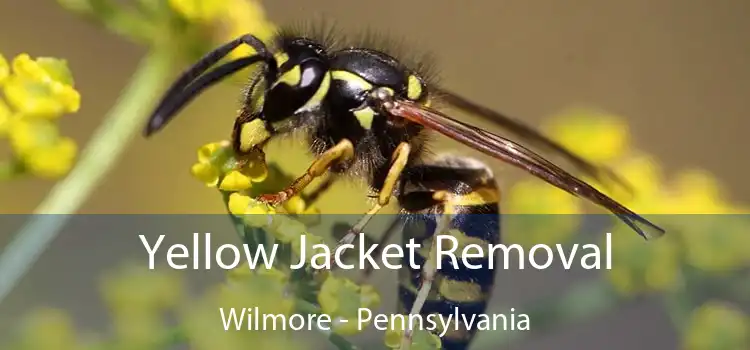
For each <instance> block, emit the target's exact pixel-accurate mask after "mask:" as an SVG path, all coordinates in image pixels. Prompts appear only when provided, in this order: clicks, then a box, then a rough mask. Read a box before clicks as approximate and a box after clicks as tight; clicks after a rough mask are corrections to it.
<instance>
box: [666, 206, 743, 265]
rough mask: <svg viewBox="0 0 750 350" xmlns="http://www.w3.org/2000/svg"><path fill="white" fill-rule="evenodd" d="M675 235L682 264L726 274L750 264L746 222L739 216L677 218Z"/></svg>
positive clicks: (683, 216) (720, 215)
mask: <svg viewBox="0 0 750 350" xmlns="http://www.w3.org/2000/svg"><path fill="white" fill-rule="evenodd" d="M675 219H677V220H674V221H677V222H678V223H679V224H678V225H676V226H678V227H680V229H679V230H677V231H676V232H675V233H676V234H677V235H679V237H680V239H681V240H682V245H683V247H684V250H685V260H686V263H687V264H689V265H691V266H693V267H696V268H698V269H701V270H704V271H708V272H729V271H735V270H739V269H742V268H746V267H747V266H748V264H749V263H750V254H748V247H750V229H749V228H750V220H749V219H748V218H747V217H746V216H743V215H732V214H712V215H696V214H693V215H680V217H679V218H675Z"/></svg>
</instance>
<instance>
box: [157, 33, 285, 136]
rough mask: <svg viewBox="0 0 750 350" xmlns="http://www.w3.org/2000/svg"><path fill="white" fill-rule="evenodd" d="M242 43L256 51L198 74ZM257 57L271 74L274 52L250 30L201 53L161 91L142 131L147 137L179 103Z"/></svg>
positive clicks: (170, 117) (173, 113) (273, 70)
mask: <svg viewBox="0 0 750 350" xmlns="http://www.w3.org/2000/svg"><path fill="white" fill-rule="evenodd" d="M242 44H245V45H248V46H250V47H252V48H253V49H254V50H255V52H256V54H255V55H252V56H248V57H244V58H240V59H237V60H234V61H232V62H229V63H226V64H224V65H221V66H219V67H218V68H216V69H214V70H212V71H211V72H209V73H208V74H206V75H205V76H201V74H203V73H204V72H206V71H207V70H208V69H209V68H210V67H211V66H213V65H214V64H216V63H217V62H219V61H220V60H221V59H223V58H224V57H226V56H227V55H228V54H229V53H230V52H232V50H234V49H235V48H237V47H238V46H240V45H242ZM258 61H264V62H265V63H266V65H267V68H266V69H267V72H266V74H268V75H272V76H273V75H275V74H276V72H277V70H278V67H277V64H276V60H275V59H274V57H273V55H272V54H271V53H270V52H269V51H268V48H267V47H266V45H265V44H264V43H263V42H262V41H261V40H260V39H258V38H257V37H255V36H253V35H250V34H247V35H243V36H241V37H239V38H237V39H234V40H232V41H230V42H228V43H226V44H223V45H221V46H220V47H218V48H216V49H214V50H212V51H211V52H209V53H207V54H206V55H204V56H203V57H201V59H199V60H198V62H196V63H195V64H194V65H192V66H191V67H190V68H188V69H187V70H185V71H184V72H183V73H182V74H181V75H180V77H179V78H177V80H175V81H174V83H172V85H171V86H170V87H169V89H168V90H167V92H166V93H164V97H162V99H161V102H159V105H158V106H157V107H156V108H155V109H154V112H153V113H152V114H151V116H150V117H149V120H148V123H147V125H146V127H145V129H144V131H143V134H144V136H146V137H148V136H150V135H152V134H154V133H155V132H157V131H159V130H160V129H162V128H163V127H164V125H166V124H167V123H168V122H169V121H170V120H171V119H172V118H173V117H174V116H175V114H176V113H177V112H178V111H179V110H180V109H181V108H182V107H184V106H185V105H186V104H187V103H188V102H190V101H191V100H192V99H193V98H195V97H196V96H197V95H198V94H199V93H200V92H202V91H203V90H205V89H206V88H208V87H209V86H211V85H213V84H215V83H216V82H218V81H220V80H222V79H223V78H224V77H226V76H228V75H230V74H232V73H235V72H237V71H239V70H240V69H242V68H244V67H247V66H248V65H250V64H253V63H255V62H258ZM196 79H197V80H196Z"/></svg>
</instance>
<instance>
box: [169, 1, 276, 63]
mask: <svg viewBox="0 0 750 350" xmlns="http://www.w3.org/2000/svg"><path fill="white" fill-rule="evenodd" d="M169 6H170V7H171V8H172V9H173V11H175V12H176V13H177V14H179V15H180V16H181V17H183V18H184V19H185V20H187V21H189V22H191V23H195V24H199V25H207V26H216V25H217V26H218V28H217V29H218V30H217V31H216V37H215V40H216V41H218V42H222V43H223V42H226V41H228V40H232V39H234V38H237V37H239V36H241V35H244V34H247V33H252V34H253V35H255V36H257V37H258V38H259V39H260V40H262V41H263V42H266V43H269V41H270V39H271V38H272V37H273V35H274V33H275V32H276V27H275V26H274V24H273V23H271V22H270V21H269V20H268V19H267V18H266V14H265V10H264V9H263V6H262V5H261V4H260V2H259V1H255V0H209V1H204V0H169ZM252 53H253V52H252V49H251V48H249V47H247V46H244V45H243V46H240V47H238V48H237V49H235V50H234V51H232V53H231V54H230V55H229V56H230V58H238V57H243V56H247V55H249V54H252Z"/></svg>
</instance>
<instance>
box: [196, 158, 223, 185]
mask: <svg viewBox="0 0 750 350" xmlns="http://www.w3.org/2000/svg"><path fill="white" fill-rule="evenodd" d="M190 173H191V174H192V175H193V176H194V177H195V178H196V179H198V180H199V181H201V182H203V183H205V184H206V186H208V187H216V184H217V183H218V182H219V169H217V168H216V167H215V166H213V165H211V164H210V163H195V164H193V166H192V167H190Z"/></svg>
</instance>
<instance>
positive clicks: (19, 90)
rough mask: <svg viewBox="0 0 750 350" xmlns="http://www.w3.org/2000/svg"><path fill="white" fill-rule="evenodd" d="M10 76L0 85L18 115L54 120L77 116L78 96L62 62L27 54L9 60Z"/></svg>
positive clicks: (79, 103)
mask: <svg viewBox="0 0 750 350" xmlns="http://www.w3.org/2000/svg"><path fill="white" fill-rule="evenodd" d="M13 73H14V74H13V75H11V76H10V77H9V78H8V79H7V80H6V81H5V84H4V92H5V96H6V98H7V99H8V103H10V104H11V105H12V106H13V107H14V108H15V109H16V110H17V111H18V112H19V113H22V114H24V115H29V116H36V117H45V118H50V119H53V118H57V117H59V116H60V115H62V114H65V113H74V112H77V111H78V109H79V108H80V105H81V96H80V94H79V93H78V91H76V90H75V89H74V88H73V79H72V76H71V74H70V71H69V70H68V67H67V63H66V62H65V61H64V60H57V59H53V58H45V57H41V58H38V59H37V60H32V59H31V57H29V55H27V54H21V55H18V56H17V57H16V58H15V59H14V60H13Z"/></svg>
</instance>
